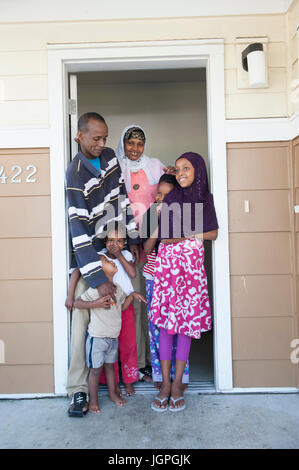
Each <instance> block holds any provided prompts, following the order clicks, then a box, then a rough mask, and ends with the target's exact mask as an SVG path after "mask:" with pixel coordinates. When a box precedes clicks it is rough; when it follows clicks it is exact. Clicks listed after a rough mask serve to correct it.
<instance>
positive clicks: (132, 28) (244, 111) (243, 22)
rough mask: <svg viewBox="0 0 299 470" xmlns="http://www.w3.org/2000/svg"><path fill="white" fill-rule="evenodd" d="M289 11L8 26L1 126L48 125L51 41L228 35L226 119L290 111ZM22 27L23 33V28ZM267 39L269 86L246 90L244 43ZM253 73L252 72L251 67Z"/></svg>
mask: <svg viewBox="0 0 299 470" xmlns="http://www.w3.org/2000/svg"><path fill="white" fill-rule="evenodd" d="M291 18H293V17H291V16H290V28H288V27H287V21H286V15H285V14H284V15H283V14H281V15H249V16H232V17H229V16H227V17H207V18H182V19H160V20H157V19H155V20H119V21H103V22H101V21H96V20H95V21H81V22H56V23H55V22H53V23H52V22H49V23H47V22H45V23H24V24H11V23H10V24H0V36H1V37H3V38H5V41H1V44H0V83H1V91H2V94H3V95H4V102H3V103H2V108H3V112H2V113H1V116H0V126H12V125H17V126H48V100H47V45H48V44H54V43H61V44H63V43H66V44H70V43H76V44H77V43H97V42H99V43H101V42H115V41H119V42H123V41H159V40H174V39H204V38H223V39H224V41H225V77H226V90H225V93H226V117H227V118H228V119H238V118H260V117H264V118H267V117H283V116H288V114H289V111H288V102H289V100H288V91H289V86H288V67H289V63H288V50H289V45H288V30H292V35H294V32H293V25H294V24H295V20H292V21H291ZM16 31H17V34H16ZM242 38H243V39H244V38H248V41H247V39H244V48H245V47H246V42H248V43H250V42H256V40H257V38H262V40H263V41H266V46H267V62H268V73H269V86H268V87H267V88H262V89H255V90H253V89H248V88H239V86H243V85H242V84H241V85H240V74H241V75H242V69H241V55H240V47H239V46H238V43H237V41H239V40H240V39H242ZM243 73H245V72H243Z"/></svg>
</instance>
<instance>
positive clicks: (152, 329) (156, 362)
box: [145, 280, 189, 383]
mask: <svg viewBox="0 0 299 470" xmlns="http://www.w3.org/2000/svg"><path fill="white" fill-rule="evenodd" d="M145 284H146V299H147V312H148V313H149V310H150V306H151V302H152V295H153V289H154V281H151V280H146V281H145ZM148 332H149V341H150V351H151V359H152V377H153V381H154V382H162V370H161V363H160V353H159V338H160V328H158V327H157V326H156V325H154V323H153V322H152V321H151V320H149V321H148ZM176 343H177V337H175V338H174V341H173V347H172V360H171V367H170V379H171V380H173V379H174V376H175V356H176ZM182 382H183V383H189V361H187V363H186V367H185V369H184V374H183V378H182Z"/></svg>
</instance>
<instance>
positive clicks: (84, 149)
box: [66, 113, 139, 417]
mask: <svg viewBox="0 0 299 470" xmlns="http://www.w3.org/2000/svg"><path fill="white" fill-rule="evenodd" d="M107 137H108V128H107V125H106V122H105V120H104V118H103V117H102V116H100V115H99V114H97V113H86V114H83V115H82V116H81V117H80V119H79V121H78V134H77V141H78V143H79V145H80V151H79V152H78V154H77V155H76V157H75V158H74V159H73V160H72V162H71V163H70V165H69V167H68V169H67V172H66V191H67V202H68V216H69V225H70V234H71V239H72V246H73V250H74V254H75V262H76V264H77V266H78V267H79V269H80V272H81V275H82V276H81V279H80V281H79V282H78V285H77V289H76V293H75V298H77V297H79V296H80V295H81V294H82V293H83V292H84V291H85V290H86V289H87V288H88V287H93V288H96V289H98V292H99V295H100V296H106V295H110V296H111V298H112V300H115V296H114V286H113V284H112V282H110V281H109V280H108V279H107V277H106V275H105V274H104V272H103V270H102V267H101V262H100V258H99V255H98V252H99V251H101V249H102V248H103V247H104V243H103V237H104V235H105V234H104V232H103V229H104V226H105V225H107V223H108V222H109V221H111V220H118V221H123V223H125V225H126V227H127V234H128V244H129V247H130V250H131V252H132V253H133V255H135V256H136V257H138V246H137V245H138V244H139V237H138V232H137V228H136V224H135V222H134V219H133V215H132V212H131V210H130V202H129V199H128V196H127V192H126V188H125V184H124V180H123V176H122V173H121V169H120V166H119V163H118V160H117V158H116V156H115V154H114V151H113V150H112V149H110V148H108V147H105V145H106V140H107ZM69 307H72V306H69ZM88 322H89V312H88V310H82V309H81V310H78V309H74V308H73V309H72V332H71V363H70V367H69V372H68V381H67V392H68V395H69V397H70V398H71V399H72V402H71V405H70V407H69V410H68V414H69V416H74V417H76V416H83V415H84V414H86V412H87V410H88V400H87V394H88V382H87V379H88V368H87V366H86V363H85V335H86V330H87V325H88Z"/></svg>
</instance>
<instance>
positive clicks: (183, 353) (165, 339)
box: [159, 328, 191, 362]
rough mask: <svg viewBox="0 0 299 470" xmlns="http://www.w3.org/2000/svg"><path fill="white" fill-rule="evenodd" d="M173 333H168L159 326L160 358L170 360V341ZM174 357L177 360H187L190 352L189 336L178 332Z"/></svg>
mask: <svg viewBox="0 0 299 470" xmlns="http://www.w3.org/2000/svg"><path fill="white" fill-rule="evenodd" d="M174 336H175V335H170V334H168V332H167V330H165V329H164V328H160V348H159V349H160V360H162V361H171V355H172V342H173V338H174ZM177 337H178V341H177V348H176V359H178V360H179V361H184V362H185V361H187V360H188V357H189V353H190V347H191V338H190V336H186V335H181V334H178V335H177Z"/></svg>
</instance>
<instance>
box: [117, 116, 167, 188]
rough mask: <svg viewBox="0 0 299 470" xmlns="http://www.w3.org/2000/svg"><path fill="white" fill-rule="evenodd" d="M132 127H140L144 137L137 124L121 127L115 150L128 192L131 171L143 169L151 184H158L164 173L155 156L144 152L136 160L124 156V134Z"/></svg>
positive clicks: (161, 164) (162, 166) (135, 171)
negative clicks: (152, 156)
mask: <svg viewBox="0 0 299 470" xmlns="http://www.w3.org/2000/svg"><path fill="white" fill-rule="evenodd" d="M132 127H138V128H139V129H141V130H142V131H143V133H144V136H145V139H146V134H145V132H144V130H143V129H142V127H141V126H138V125H137V124H131V125H130V126H127V127H125V128H124V129H123V131H122V133H121V136H120V140H119V143H118V146H117V149H116V152H115V153H116V156H117V158H118V161H119V164H120V167H121V170H122V173H123V176H124V180H125V185H126V188H127V191H128V193H129V192H131V171H132V172H133V173H137V172H138V171H139V170H143V171H144V172H145V174H146V176H147V179H148V182H149V184H150V185H151V186H152V185H154V184H158V182H159V179H160V176H161V175H163V173H164V171H163V168H165V167H164V165H163V163H161V162H160V160H158V159H157V158H150V157H148V156H147V155H145V154H144V153H143V154H142V155H141V157H140V158H139V159H138V160H136V161H132V160H130V159H129V158H128V157H127V156H126V154H125V149H124V136H125V133H126V132H127V130H128V129H131V128H132ZM144 148H145V144H144Z"/></svg>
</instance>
